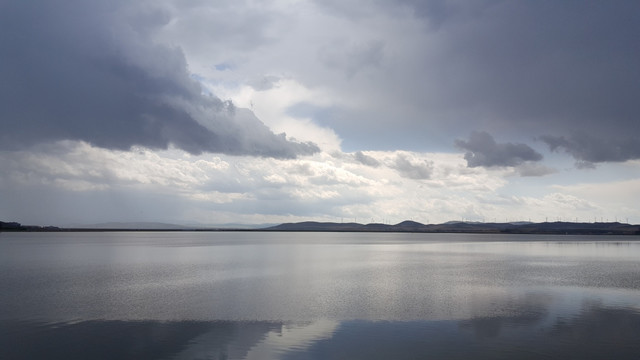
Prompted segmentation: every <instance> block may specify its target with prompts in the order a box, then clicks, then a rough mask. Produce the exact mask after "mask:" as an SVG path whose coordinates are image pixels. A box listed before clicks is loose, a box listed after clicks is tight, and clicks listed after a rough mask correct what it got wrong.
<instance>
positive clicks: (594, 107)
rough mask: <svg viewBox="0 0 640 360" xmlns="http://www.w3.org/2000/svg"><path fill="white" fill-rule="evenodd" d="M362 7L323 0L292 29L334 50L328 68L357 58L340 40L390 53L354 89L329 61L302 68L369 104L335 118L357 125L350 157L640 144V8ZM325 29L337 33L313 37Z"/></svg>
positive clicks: (561, 4) (410, 2)
mask: <svg viewBox="0 0 640 360" xmlns="http://www.w3.org/2000/svg"><path fill="white" fill-rule="evenodd" d="M363 3H364V2H358V1H353V2H351V1H350V2H349V4H346V5H343V4H342V2H341V3H340V4H338V2H335V1H333V2H324V1H323V2H319V1H318V2H317V4H318V5H317V8H314V10H315V12H314V16H313V17H305V21H304V22H300V23H294V24H292V26H296V29H298V31H295V32H291V33H292V34H293V35H291V36H301V37H302V36H306V37H307V38H308V37H312V38H314V39H318V40H317V42H314V43H312V44H304V45H302V44H301V46H304V48H303V49H301V50H300V53H303V54H306V53H312V52H313V51H314V50H315V49H316V48H317V47H320V48H323V47H328V48H330V49H332V52H331V54H332V56H330V57H329V58H330V59H345V58H349V54H350V52H351V51H352V48H351V47H349V46H346V45H343V46H332V45H333V44H335V41H336V40H335V39H342V40H341V41H342V44H347V45H349V44H372V43H374V42H375V41H379V43H380V44H384V47H383V48H382V50H384V51H383V52H382V55H384V56H383V57H382V58H380V59H381V61H379V62H377V63H376V64H377V65H376V66H369V67H367V68H366V69H367V72H366V75H367V76H353V77H352V78H348V79H343V78H344V76H342V77H339V76H332V75H333V74H331V72H330V71H328V70H329V69H326V66H325V65H326V64H325V63H324V62H322V61H320V64H317V61H313V59H305V60H308V61H304V62H301V61H300V59H299V58H298V57H296V58H295V61H297V62H298V63H301V64H304V65H299V66H296V67H295V69H296V70H297V71H298V72H299V73H300V74H301V75H300V77H301V78H304V80H305V84H313V85H318V86H331V87H332V88H333V89H335V93H336V94H339V95H340V96H341V97H342V98H349V99H352V100H353V102H354V103H355V102H361V103H362V104H358V106H357V107H355V108H354V107H348V108H347V107H345V108H338V109H337V110H336V111H335V112H334V113H333V114H332V115H333V117H334V118H335V119H349V120H348V121H342V122H339V121H338V120H336V121H335V123H336V125H335V127H334V129H335V130H336V132H337V133H338V134H339V135H340V136H341V137H342V138H343V139H344V145H345V146H346V147H350V146H351V148H350V150H358V148H353V147H352V146H354V145H353V143H354V142H356V141H357V145H358V146H359V147H360V148H367V149H369V150H387V149H390V148H393V147H396V148H398V147H402V148H403V149H405V150H416V151H430V150H432V148H431V149H429V148H428V147H429V146H434V147H435V146H441V145H442V141H443V139H448V138H451V137H460V136H465V135H466V134H465V133H463V132H467V131H468V129H469V128H472V129H478V130H483V131H488V132H490V133H491V134H493V135H495V136H500V137H501V138H503V139H507V140H510V141H512V142H518V141H519V142H522V140H521V139H522V138H523V134H526V136H528V137H533V136H541V135H553V136H565V137H573V136H579V133H580V132H582V133H584V134H586V135H588V136H591V137H599V138H603V139H606V141H604V142H603V144H602V145H604V146H607V147H610V148H612V147H615V146H616V142H618V141H623V142H632V141H635V142H637V137H636V135H634V134H635V133H637V132H638V117H639V114H640V103H639V102H638V101H637V94H639V93H640V72H638V71H637V64H638V63H640V47H638V45H637V41H635V38H634V37H633V36H630V34H636V33H639V32H640V3H639V2H636V1H614V2H611V1H608V2H607V1H601V2H589V3H588V4H584V2H583V1H575V0H569V1H499V0H498V1H495V0H487V1H468V2H464V1H455V0H435V1H415V0H396V1H374V2H371V1H369V2H366V4H367V6H363ZM319 19H320V20H319ZM540 19H544V21H543V22H541V20H540ZM320 21H322V23H325V24H329V26H326V27H324V28H323V32H322V33H318V32H314V31H313V29H314V28H318V25H319V23H320ZM283 36H287V35H283ZM287 38H289V37H287ZM316 44H317V45H316ZM365 58H366V57H365ZM369 58H370V59H376V57H369ZM323 59H324V58H321V59H319V60H323ZM279 60H282V61H287V59H284V58H281V59H279ZM333 63H335V64H336V65H337V64H341V65H342V68H341V69H344V67H345V66H346V65H347V64H346V62H345V61H338V60H335V61H333ZM303 66H304V68H303ZM354 68H363V67H357V66H356V67H354ZM334 72H335V71H334ZM358 75H364V73H361V74H358ZM634 139H635V140H634ZM593 145H594V146H599V145H597V144H593ZM585 146H587V147H589V146H590V145H589V144H588V143H587V142H585ZM594 150H597V149H594ZM612 151H615V150H613V149H612ZM629 155H630V156H633V157H634V158H638V154H637V153H636V152H633V153H631V154H629ZM605 161H610V160H605Z"/></svg>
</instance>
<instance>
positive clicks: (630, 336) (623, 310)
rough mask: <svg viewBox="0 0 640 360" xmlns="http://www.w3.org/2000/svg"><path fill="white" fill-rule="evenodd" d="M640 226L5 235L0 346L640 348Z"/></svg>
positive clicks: (559, 353)
mask: <svg viewBox="0 0 640 360" xmlns="http://www.w3.org/2000/svg"><path fill="white" fill-rule="evenodd" d="M636 239H639V238H638V237H626V236H551V235H548V236H539V235H477V234H411V233H277V232H70V233H65V232H60V233H58V232H52V233H0V358H2V359H41V358H42V359H44V358H46V359H423V358H435V359H438V358H444V359H469V358H476V359H500V358H504V359H515V358H517V359H542V358H544V359H548V358H557V359H566V358H580V359H589V358H591V359H602V358H610V359H614V358H615V359H638V358H639V357H640V241H638V240H636Z"/></svg>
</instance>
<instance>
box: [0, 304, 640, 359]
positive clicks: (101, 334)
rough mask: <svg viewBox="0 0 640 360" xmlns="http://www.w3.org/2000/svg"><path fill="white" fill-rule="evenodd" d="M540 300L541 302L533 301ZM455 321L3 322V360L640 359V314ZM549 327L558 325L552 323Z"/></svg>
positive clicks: (539, 312) (536, 307) (539, 311)
mask: <svg viewBox="0 0 640 360" xmlns="http://www.w3.org/2000/svg"><path fill="white" fill-rule="evenodd" d="M533 296H536V295H535V294H534V295H533ZM543 303H544V301H542V302H540V301H534V302H532V303H531V304H529V305H525V307H526V306H529V307H530V311H524V312H523V313H522V314H521V315H514V316H496V317H479V318H472V319H467V320H460V321H453V320H443V321H364V320H350V321H342V322H337V321H330V320H318V321H314V322H308V323H288V322H268V321H170V322H168V321H98V320H94V321H81V322H69V323H38V322H26V321H3V322H0V324H1V326H0V332H1V335H2V336H0V357H1V358H3V359H33V358H64V359H88V358H91V359H115V358H118V359H134V358H135V359H335V358H348V359H388V358H394V359H407V358H421V357H426V356H428V357H436V358H439V357H442V358H444V357H446V358H471V357H473V358H476V359H488V358H492V359H494V358H501V357H502V358H516V357H517V358H522V356H525V357H527V358H544V357H552V358H569V357H573V358H583V359H584V358H616V359H632V358H633V359H635V358H637V354H638V353H639V352H640V341H639V340H640V311H638V309H635V308H632V307H610V306H605V305H603V304H601V303H599V302H598V301H587V302H585V303H584V304H583V307H582V309H580V311H579V312H578V313H577V314H575V315H574V316H552V317H553V318H552V319H549V316H550V313H549V312H547V311H546V310H545V308H544V306H542V307H541V306H540V305H543ZM547 320H551V321H547Z"/></svg>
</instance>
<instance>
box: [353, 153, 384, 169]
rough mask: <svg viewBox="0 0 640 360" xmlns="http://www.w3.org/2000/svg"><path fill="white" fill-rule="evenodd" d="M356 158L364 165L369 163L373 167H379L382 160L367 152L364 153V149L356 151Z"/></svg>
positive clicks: (354, 155)
mask: <svg viewBox="0 0 640 360" xmlns="http://www.w3.org/2000/svg"><path fill="white" fill-rule="evenodd" d="M353 157H354V159H355V160H356V161H357V162H359V163H361V164H363V165H367V166H371V167H378V166H380V162H379V161H378V160H376V159H375V158H373V157H371V156H369V155H366V154H365V153H363V152H362V151H356V152H355V153H354V154H353Z"/></svg>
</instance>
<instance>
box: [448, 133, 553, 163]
mask: <svg viewBox="0 0 640 360" xmlns="http://www.w3.org/2000/svg"><path fill="white" fill-rule="evenodd" d="M455 144H456V146H458V147H459V148H461V149H463V150H467V152H466V153H465V154H464V158H465V160H467V166H469V167H478V166H482V167H493V166H497V167H500V166H518V165H521V164H523V163H524V162H527V161H540V160H542V155H541V154H540V153H538V152H537V151H535V150H533V149H532V148H531V147H529V146H528V145H526V144H513V143H501V144H498V143H496V141H495V140H494V139H493V137H492V136H491V135H490V134H488V133H486V132H478V131H474V132H472V133H471V135H470V136H469V140H460V139H458V140H456V141H455Z"/></svg>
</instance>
